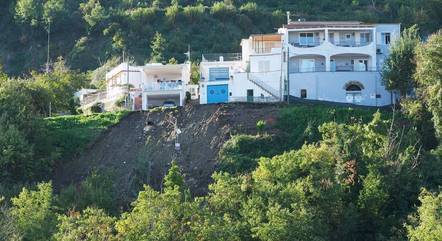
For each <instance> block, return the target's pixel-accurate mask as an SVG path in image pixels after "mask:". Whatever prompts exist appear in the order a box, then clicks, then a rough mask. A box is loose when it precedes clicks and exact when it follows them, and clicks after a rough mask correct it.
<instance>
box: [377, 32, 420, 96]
mask: <svg viewBox="0 0 442 241" xmlns="http://www.w3.org/2000/svg"><path fill="white" fill-rule="evenodd" d="M418 44H419V36H418V29H417V26H416V25H414V26H412V27H410V28H408V29H405V30H404V31H403V32H402V34H401V37H400V38H399V39H398V40H397V41H396V42H394V43H393V45H392V47H391V52H390V55H389V56H388V58H387V59H386V61H385V64H384V66H383V70H382V77H383V78H384V81H385V82H386V86H387V88H388V89H389V90H398V91H399V93H400V94H401V96H405V95H407V94H411V91H413V90H414V88H415V87H416V84H415V81H414V76H413V75H414V71H415V69H416V63H415V61H414V54H415V49H416V46H417V45H418Z"/></svg>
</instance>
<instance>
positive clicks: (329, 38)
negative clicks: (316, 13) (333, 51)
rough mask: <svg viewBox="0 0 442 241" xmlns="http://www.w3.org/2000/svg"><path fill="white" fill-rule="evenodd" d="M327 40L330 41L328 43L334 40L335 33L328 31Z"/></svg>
mask: <svg viewBox="0 0 442 241" xmlns="http://www.w3.org/2000/svg"><path fill="white" fill-rule="evenodd" d="M328 41H330V43H334V42H335V34H334V33H328Z"/></svg>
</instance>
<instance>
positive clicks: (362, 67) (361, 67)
mask: <svg viewBox="0 0 442 241" xmlns="http://www.w3.org/2000/svg"><path fill="white" fill-rule="evenodd" d="M354 63H355V64H354V65H355V66H354V70H355V71H367V70H368V60H366V59H357V60H356V61H355V62H354Z"/></svg>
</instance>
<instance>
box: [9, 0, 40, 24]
mask: <svg viewBox="0 0 442 241" xmlns="http://www.w3.org/2000/svg"><path fill="white" fill-rule="evenodd" d="M42 11H43V9H42V0H18V1H17V4H16V5H15V18H16V19H17V20H18V21H20V22H21V23H29V24H30V25H31V26H37V25H38V24H39V23H40V19H41V15H42Z"/></svg>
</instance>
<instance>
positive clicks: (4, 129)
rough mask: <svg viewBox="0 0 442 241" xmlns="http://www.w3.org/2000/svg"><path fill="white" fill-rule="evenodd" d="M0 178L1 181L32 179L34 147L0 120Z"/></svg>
mask: <svg viewBox="0 0 442 241" xmlns="http://www.w3.org/2000/svg"><path fill="white" fill-rule="evenodd" d="M0 153H1V155H0V170H1V173H0V176H1V179H2V180H3V181H17V180H31V179H32V178H33V177H34V165H35V164H34V162H33V157H34V147H33V145H31V144H29V143H28V141H27V140H26V138H25V136H24V135H23V133H21V132H20V131H19V130H18V129H17V127H15V126H14V125H10V124H7V123H6V121H5V120H4V118H0Z"/></svg>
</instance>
